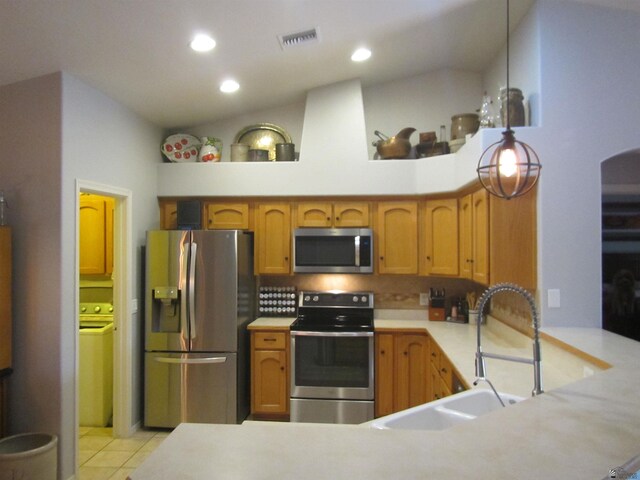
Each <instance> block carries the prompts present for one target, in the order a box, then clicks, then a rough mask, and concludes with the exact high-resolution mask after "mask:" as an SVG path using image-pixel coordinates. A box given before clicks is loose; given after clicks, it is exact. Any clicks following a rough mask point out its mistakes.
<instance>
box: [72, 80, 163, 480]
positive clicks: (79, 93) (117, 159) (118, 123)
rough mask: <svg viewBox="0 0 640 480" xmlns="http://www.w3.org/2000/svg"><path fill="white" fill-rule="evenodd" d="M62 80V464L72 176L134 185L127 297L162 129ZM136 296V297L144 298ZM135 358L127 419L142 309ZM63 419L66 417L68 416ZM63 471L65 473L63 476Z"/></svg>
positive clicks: (149, 209) (149, 210) (152, 218)
mask: <svg viewBox="0 0 640 480" xmlns="http://www.w3.org/2000/svg"><path fill="white" fill-rule="evenodd" d="M62 78H63V83H62V86H63V88H62V112H63V117H62V121H63V128H62V146H63V148H62V168H63V170H62V187H63V188H62V190H63V191H62V240H63V241H62V245H63V248H62V253H63V281H62V289H63V291H62V298H63V305H62V311H63V316H62V322H61V323H62V325H63V328H62V339H63V340H62V341H63V343H64V344H65V345H66V348H64V349H63V351H62V357H61V363H62V365H63V369H62V370H63V384H64V385H67V386H68V388H65V389H64V392H65V394H64V405H63V408H62V416H63V418H64V419H65V422H63V429H64V430H63V435H64V437H63V438H64V442H63V444H62V446H63V448H64V451H63V461H64V468H65V469H66V471H67V472H69V470H68V469H69V468H71V467H72V466H73V461H72V458H73V457H72V456H71V455H72V454H73V451H74V448H75V438H74V427H75V425H76V423H77V419H76V418H75V409H74V400H75V398H74V396H73V394H74V391H75V390H74V389H72V388H71V386H72V385H74V388H75V377H74V375H75V350H74V348H72V345H73V343H72V342H71V340H72V339H74V338H75V335H76V331H75V330H76V326H77V324H76V322H75V321H73V320H74V319H73V311H74V310H73V308H74V305H73V304H72V303H71V301H72V299H73V298H74V297H73V295H74V293H75V292H76V291H77V289H78V285H77V284H76V271H75V263H74V262H75V256H76V251H77V246H76V238H75V221H76V213H77V210H78V208H79V207H78V204H77V198H76V194H75V192H76V180H77V179H80V180H85V181H92V182H97V183H100V184H104V185H108V186H111V187H116V188H118V189H125V190H130V191H131V192H132V198H131V200H132V216H133V218H132V227H133V232H132V238H133V252H132V253H133V259H132V260H133V270H132V272H133V282H134V284H133V292H131V294H132V296H133V298H136V297H137V296H139V294H140V293H141V282H142V277H143V273H144V272H142V271H141V266H142V258H141V246H142V245H144V244H145V243H146V240H145V232H146V230H148V229H151V228H158V223H159V214H158V206H157V198H156V184H157V179H156V176H155V169H154V165H155V164H156V163H157V162H158V150H159V145H160V142H161V141H162V130H161V129H160V128H158V127H156V126H154V125H152V124H150V123H149V122H147V121H144V120H142V119H141V118H139V117H138V116H137V115H136V114H134V113H133V112H131V111H130V110H128V109H126V108H125V107H123V106H122V105H120V104H119V103H117V102H115V101H114V100H112V99H111V98H109V97H108V96H106V95H105V94H103V93H101V92H99V91H97V90H95V89H93V88H91V87H89V86H87V85H86V84H84V83H82V82H81V81H80V80H78V79H77V78H75V77H73V76H71V75H68V74H63V77H62ZM143 304H144V302H143V301H142V299H140V300H139V301H138V305H140V306H141V305H143ZM130 322H131V325H130V332H131V333H132V346H133V351H132V352H131V353H132V355H131V357H132V359H133V362H134V364H133V372H132V373H133V381H132V385H131V388H132V389H133V390H132V397H133V398H132V405H131V409H132V417H133V418H132V422H133V424H135V423H136V422H141V421H142V412H141V409H140V404H141V399H142V378H141V376H140V373H141V370H142V366H141V361H142V360H141V359H142V349H143V336H142V332H143V323H142V322H143V318H142V311H139V312H138V313H133V314H132V315H131V317H130ZM67 419H68V421H67ZM63 478H66V477H64V476H63Z"/></svg>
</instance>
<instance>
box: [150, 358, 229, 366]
mask: <svg viewBox="0 0 640 480" xmlns="http://www.w3.org/2000/svg"><path fill="white" fill-rule="evenodd" d="M154 360H155V361H156V362H158V363H175V364H180V365H193V364H198V363H224V362H226V361H227V357H201V358H171V357H154Z"/></svg>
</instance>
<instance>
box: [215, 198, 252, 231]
mask: <svg viewBox="0 0 640 480" xmlns="http://www.w3.org/2000/svg"><path fill="white" fill-rule="evenodd" d="M205 210H206V218H207V228H208V229H210V230H215V229H222V230H247V229H248V228H249V204H248V203H207V204H206V206H205Z"/></svg>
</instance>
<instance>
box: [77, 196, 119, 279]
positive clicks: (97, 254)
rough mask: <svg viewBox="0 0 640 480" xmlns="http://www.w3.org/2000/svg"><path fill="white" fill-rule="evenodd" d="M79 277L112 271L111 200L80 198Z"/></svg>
mask: <svg viewBox="0 0 640 480" xmlns="http://www.w3.org/2000/svg"><path fill="white" fill-rule="evenodd" d="M79 250H80V274H81V275H105V274H107V275H108V274H111V272H112V271H113V200H112V199H110V198H107V197H102V196H100V195H81V196H80V249H79Z"/></svg>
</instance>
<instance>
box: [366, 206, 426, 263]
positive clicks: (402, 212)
mask: <svg viewBox="0 0 640 480" xmlns="http://www.w3.org/2000/svg"><path fill="white" fill-rule="evenodd" d="M376 236H377V252H378V273H380V274H385V273H387V274H388V273H393V274H414V275H415V274H417V273H418V203H417V202H380V203H379V204H378V214H377V222H376Z"/></svg>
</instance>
